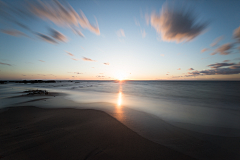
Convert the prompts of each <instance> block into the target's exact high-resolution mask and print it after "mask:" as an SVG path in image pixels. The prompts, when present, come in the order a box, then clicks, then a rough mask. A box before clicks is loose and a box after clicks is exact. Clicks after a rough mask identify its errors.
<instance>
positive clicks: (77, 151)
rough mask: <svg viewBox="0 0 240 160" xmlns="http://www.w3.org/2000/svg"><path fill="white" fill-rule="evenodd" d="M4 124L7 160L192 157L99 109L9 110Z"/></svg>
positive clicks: (0, 150)
mask: <svg viewBox="0 0 240 160" xmlns="http://www.w3.org/2000/svg"><path fill="white" fill-rule="evenodd" d="M0 123H1V130H0V137H1V138H0V142H1V144H3V145H1V146H0V157H1V158H3V159H43V158H47V159H193V158H191V157H189V156H187V155H184V154H182V153H180V152H178V151H175V150H173V149H170V148H168V147H165V146H162V145H160V144H157V143H154V142H151V141H149V140H147V139H145V138H143V137H141V136H139V135H138V134H137V133H135V132H134V131H132V130H130V129H129V128H127V127H126V126H125V125H123V124H122V123H120V122H118V121H117V120H116V119H115V118H113V117H111V116H110V115H108V114H106V113H105V112H103V111H98V110H92V109H82V110H79V109H66V108H65V109H43V108H37V107H33V106H28V107H26V106H19V107H10V108H7V109H5V111H3V112H1V113H0Z"/></svg>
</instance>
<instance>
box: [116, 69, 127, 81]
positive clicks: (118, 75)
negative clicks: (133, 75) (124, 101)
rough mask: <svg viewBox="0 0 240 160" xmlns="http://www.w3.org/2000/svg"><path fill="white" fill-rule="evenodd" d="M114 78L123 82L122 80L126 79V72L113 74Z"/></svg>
mask: <svg viewBox="0 0 240 160" xmlns="http://www.w3.org/2000/svg"><path fill="white" fill-rule="evenodd" d="M115 77H116V79H118V80H120V81H122V80H124V79H126V78H127V77H126V72H124V71H118V72H116V73H115Z"/></svg>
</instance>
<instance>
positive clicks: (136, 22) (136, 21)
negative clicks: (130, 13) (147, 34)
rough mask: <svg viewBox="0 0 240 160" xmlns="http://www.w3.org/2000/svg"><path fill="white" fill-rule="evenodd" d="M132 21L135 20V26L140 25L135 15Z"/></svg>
mask: <svg viewBox="0 0 240 160" xmlns="http://www.w3.org/2000/svg"><path fill="white" fill-rule="evenodd" d="M134 22H135V24H136V26H140V23H139V21H138V20H137V19H136V18H135V17H134Z"/></svg>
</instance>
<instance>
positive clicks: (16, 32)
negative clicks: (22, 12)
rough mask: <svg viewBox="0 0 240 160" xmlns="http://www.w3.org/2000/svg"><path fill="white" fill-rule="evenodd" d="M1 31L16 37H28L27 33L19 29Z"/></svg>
mask: <svg viewBox="0 0 240 160" xmlns="http://www.w3.org/2000/svg"><path fill="white" fill-rule="evenodd" d="M1 32H2V33H5V34H8V35H11V36H15V37H19V36H25V37H28V36H27V35H26V34H25V33H23V32H21V31H18V30H15V29H12V30H5V29H2V30H1Z"/></svg>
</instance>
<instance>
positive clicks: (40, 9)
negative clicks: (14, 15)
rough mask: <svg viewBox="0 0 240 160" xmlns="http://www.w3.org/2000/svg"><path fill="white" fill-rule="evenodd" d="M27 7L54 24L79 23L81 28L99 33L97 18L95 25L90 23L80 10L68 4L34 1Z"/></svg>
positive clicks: (72, 24)
mask: <svg viewBox="0 0 240 160" xmlns="http://www.w3.org/2000/svg"><path fill="white" fill-rule="evenodd" d="M28 9H29V10H30V11H31V12H32V13H33V14H34V15H36V16H38V17H39V18H41V19H43V20H50V21H52V22H53V23H55V24H56V25H59V26H65V27H70V28H74V27H78V26H79V25H80V26H81V27H82V28H83V29H88V30H90V31H91V32H93V33H95V34H97V35H100V30H99V27H98V23H97V20H96V25H92V24H91V23H90V22H89V21H88V19H87V17H86V16H85V15H84V13H83V12H82V11H81V10H80V14H78V13H77V12H76V11H75V10H74V9H73V8H72V6H70V5H69V4H66V5H63V4H61V3H60V2H58V1H57V0H55V1H44V2H42V1H38V2H35V3H29V4H28ZM78 31H79V30H78ZM79 32H80V31H79Z"/></svg>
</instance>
